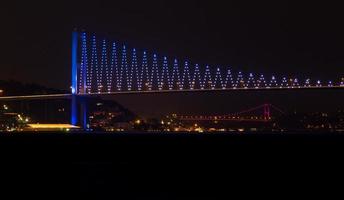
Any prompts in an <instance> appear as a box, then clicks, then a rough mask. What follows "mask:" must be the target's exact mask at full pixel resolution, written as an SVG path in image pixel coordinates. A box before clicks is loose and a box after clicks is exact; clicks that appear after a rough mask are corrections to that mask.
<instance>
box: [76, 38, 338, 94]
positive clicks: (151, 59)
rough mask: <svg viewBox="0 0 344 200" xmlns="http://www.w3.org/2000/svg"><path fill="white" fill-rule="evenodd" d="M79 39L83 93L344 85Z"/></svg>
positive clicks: (79, 89) (79, 80)
mask: <svg viewBox="0 0 344 200" xmlns="http://www.w3.org/2000/svg"><path fill="white" fill-rule="evenodd" d="M80 38H81V39H80V55H79V62H80V65H79V66H80V67H79V70H78V77H79V78H78V92H79V94H101V93H117V92H131V91H132V92H135V91H142V92H146V91H152V92H154V91H162V92H163V91H188V90H192V91H198V90H200V91H202V90H237V89H239V90H243V89H298V88H327V87H329V88H332V87H344V80H340V81H338V82H333V81H329V82H327V84H322V81H320V80H319V81H317V82H312V81H311V79H309V78H308V79H306V80H300V79H298V78H290V77H277V76H275V75H273V76H269V77H271V78H266V76H265V75H264V74H260V75H258V76H255V75H254V74H253V73H248V74H247V73H244V72H241V71H239V72H235V71H233V70H232V69H230V68H229V67H227V68H221V67H217V68H213V67H210V66H208V65H206V66H200V65H198V64H193V63H191V62H179V61H178V60H177V59H173V60H170V59H169V58H168V57H167V56H163V57H160V56H158V55H157V54H148V53H147V52H146V51H142V52H140V51H138V50H137V49H135V48H132V49H130V50H129V48H127V46H126V45H123V44H122V45H119V43H115V42H113V43H110V42H109V41H107V40H104V39H103V40H101V41H100V42H98V41H97V38H96V36H94V35H93V36H91V37H89V38H88V35H87V34H86V33H81V34H80Z"/></svg>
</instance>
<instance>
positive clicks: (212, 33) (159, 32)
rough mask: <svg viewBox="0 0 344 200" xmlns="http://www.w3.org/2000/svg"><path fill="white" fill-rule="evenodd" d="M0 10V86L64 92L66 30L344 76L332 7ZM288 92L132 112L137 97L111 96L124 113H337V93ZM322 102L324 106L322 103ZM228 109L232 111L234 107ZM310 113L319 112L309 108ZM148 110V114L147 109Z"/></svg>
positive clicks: (215, 59)
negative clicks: (7, 82) (19, 84)
mask: <svg viewBox="0 0 344 200" xmlns="http://www.w3.org/2000/svg"><path fill="white" fill-rule="evenodd" d="M0 11H1V12H0V22H1V25H2V26H1V32H0V35H1V39H2V40H1V48H0V54H1V59H0V66H1V73H0V79H15V80H18V81H23V82H35V83H39V84H42V85H46V86H49V87H54V88H60V89H68V88H69V86H70V63H71V61H70V60H71V59H70V57H71V56H70V51H71V50H70V46H71V32H72V31H73V29H74V28H78V29H79V30H81V29H85V30H87V31H89V32H95V33H98V34H101V35H104V36H107V37H110V38H113V39H114V40H118V41H122V42H125V43H127V44H129V45H130V46H134V47H137V48H141V49H147V50H149V51H154V52H158V53H159V54H163V55H168V56H170V57H177V58H180V59H188V60H191V61H193V62H197V63H200V64H210V65H212V66H216V65H219V66H231V67H232V68H233V69H235V70H243V71H246V72H248V71H250V72H251V71H252V72H255V73H267V74H272V73H273V74H280V75H286V76H298V77H304V76H305V77H311V78H313V79H323V80H325V81H326V80H329V79H338V78H340V77H342V76H343V75H344V67H343V64H344V55H343V52H344V39H343V38H344V37H343V35H344V30H343V28H342V27H343V19H344V13H343V12H342V7H341V6H340V5H339V3H338V4H330V3H316V2H313V1H309V2H308V3H307V2H302V3H301V2H300V1H299V2H293V3H292V2H291V1H209V0H208V1H195V0H188V1H185V0H184V1H176V0H173V1H164V0H160V1H100V0H99V1H90V2H89V3H88V2H87V1H73V2H70V1H65V2H64V1H55V2H53V1H42V2H38V1H35V2H32V1H25V2H20V3H19V2H15V1H11V3H8V2H6V3H2V5H1V8H0ZM292 93H293V94H283V95H282V94H280V93H278V94H276V93H275V94H266V93H261V94H258V93H257V92H255V93H251V94H238V95H235V94H234V93H232V94H228V93H219V94H218V95H217V97H216V99H214V98H215V97H214V95H213V94H203V95H202V94H179V95H174V96H173V95H165V96H164V95H156V96H149V97H142V101H140V105H138V104H137V98H133V97H130V96H129V98H128V97H123V96H121V97H118V100H120V101H124V102H126V103H128V104H129V105H130V106H131V107H133V109H134V110H135V109H137V108H139V109H142V107H149V105H148V102H149V103H154V104H156V105H158V104H162V107H161V108H164V107H166V104H169V105H176V106H175V107H173V106H171V107H173V108H172V109H171V110H166V112H172V110H174V111H176V112H182V111H184V112H188V111H187V110H185V109H186V107H185V106H184V107H183V106H182V107H180V106H181V105H183V102H184V101H186V102H190V103H191V104H193V106H194V107H193V108H191V107H189V106H188V107H189V108H190V109H191V110H190V112H191V111H193V112H196V111H199V110H200V109H199V108H200V107H203V106H204V105H209V102H210V103H212V104H216V106H215V107H216V108H215V109H212V111H214V112H218V111H222V112H227V110H228V112H229V111H231V110H234V111H235V110H238V109H240V108H241V107H249V106H255V105H258V104H259V103H261V102H266V101H269V102H272V103H275V104H279V106H280V107H282V108H283V107H284V108H285V109H293V108H295V109H296V108H304V105H305V104H307V105H309V103H308V101H312V100H313V103H314V98H317V99H318V101H316V102H315V103H318V104H321V106H323V108H327V107H326V105H328V104H330V103H331V104H332V105H331V106H332V108H333V109H337V108H339V107H344V105H343V103H341V101H340V99H343V97H344V95H343V91H335V92H334V93H332V94H327V93H326V92H325V93H324V92H322V93H320V95H319V93H318V94H313V93H309V92H308V93H307V94H304V93H305V92H292ZM250 95H251V96H252V95H253V96H254V98H251V96H250ZM281 95H282V96H281ZM302 95H306V96H307V98H301V97H300V98H299V99H293V102H294V100H295V102H294V104H291V103H290V102H288V100H286V99H290V98H294V97H295V98H296V97H299V96H302ZM331 95H332V96H331ZM233 96H235V98H233ZM210 97H211V98H210ZM283 97H284V100H283V101H281V100H280V99H283ZM330 97H332V98H333V99H328V98H330ZM338 98H339V99H338ZM166 99H170V101H168V100H167V101H166ZM197 99H198V100H197ZM242 99H251V101H247V102H245V101H243V100H242ZM252 99H255V100H254V101H253V100H252ZM161 102H163V103H161ZM239 102H240V103H239ZM145 103H146V104H145ZM134 104H135V105H136V106H137V108H134V107H135V105H134ZM325 104H326V105H325ZM228 105H235V106H234V107H235V108H233V106H228ZM314 106H320V105H312V107H311V108H314ZM140 107H141V108H140ZM156 110H159V109H156ZM208 111H209V110H208ZM208 111H206V110H203V111H199V112H200V113H202V112H208ZM142 112H145V111H142ZM150 112H153V111H151V109H150ZM147 113H148V112H147Z"/></svg>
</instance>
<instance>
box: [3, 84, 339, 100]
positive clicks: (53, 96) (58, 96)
mask: <svg viewBox="0 0 344 200" xmlns="http://www.w3.org/2000/svg"><path fill="white" fill-rule="evenodd" d="M330 89H332V90H338V89H344V86H331V87H329V86H322V87H289V88H287V87H283V88H281V87H272V88H229V89H193V90H191V89H184V90H145V91H138V90H133V91H117V92H101V93H91V94H78V95H77V96H80V97H100V96H108V95H121V94H122V95H123V94H159V93H183V92H221V91H231V92H234V91H279V90H330ZM72 96H73V95H72V94H47V95H22V96H2V97H0V101H1V100H4V101H11V100H35V99H66V98H67V99H68V98H71V97H72Z"/></svg>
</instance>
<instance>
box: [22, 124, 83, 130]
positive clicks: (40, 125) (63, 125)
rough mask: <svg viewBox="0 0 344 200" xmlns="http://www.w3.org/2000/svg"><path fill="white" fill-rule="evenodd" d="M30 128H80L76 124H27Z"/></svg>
mask: <svg viewBox="0 0 344 200" xmlns="http://www.w3.org/2000/svg"><path fill="white" fill-rule="evenodd" d="M28 126H29V127H30V128H33V129H73V128H80V127H78V126H73V125H70V124H28Z"/></svg>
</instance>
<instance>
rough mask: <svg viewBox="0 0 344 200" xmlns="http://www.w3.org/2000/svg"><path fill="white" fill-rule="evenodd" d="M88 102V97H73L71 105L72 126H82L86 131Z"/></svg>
mask: <svg viewBox="0 0 344 200" xmlns="http://www.w3.org/2000/svg"><path fill="white" fill-rule="evenodd" d="M87 107H88V101H87V98H86V97H80V96H77V95H73V96H72V103H71V124H72V125H74V126H80V127H81V128H83V129H84V130H86V129H88V125H89V120H88V110H87Z"/></svg>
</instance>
